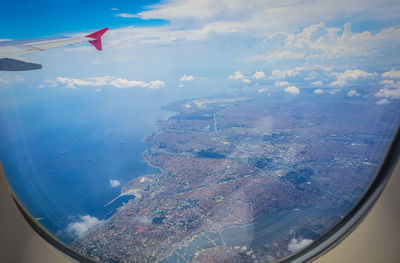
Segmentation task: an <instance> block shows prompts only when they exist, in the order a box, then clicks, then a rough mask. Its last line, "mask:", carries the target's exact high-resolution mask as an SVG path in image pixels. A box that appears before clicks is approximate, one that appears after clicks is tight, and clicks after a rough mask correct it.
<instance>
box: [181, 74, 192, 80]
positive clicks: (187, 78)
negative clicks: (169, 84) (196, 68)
mask: <svg viewBox="0 0 400 263" xmlns="http://www.w3.org/2000/svg"><path fill="white" fill-rule="evenodd" d="M192 80H194V77H193V76H192V75H186V74H183V76H182V77H181V81H192Z"/></svg>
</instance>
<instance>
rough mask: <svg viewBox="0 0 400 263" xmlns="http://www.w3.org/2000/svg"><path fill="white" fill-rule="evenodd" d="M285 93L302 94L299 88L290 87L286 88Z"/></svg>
mask: <svg viewBox="0 0 400 263" xmlns="http://www.w3.org/2000/svg"><path fill="white" fill-rule="evenodd" d="M284 91H285V92H286V93H289V94H299V93H300V89H299V88H297V87H296V86H289V87H286V88H285V89H284Z"/></svg>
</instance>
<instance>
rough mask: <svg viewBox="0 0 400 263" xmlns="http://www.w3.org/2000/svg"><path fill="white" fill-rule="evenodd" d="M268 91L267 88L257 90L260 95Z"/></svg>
mask: <svg viewBox="0 0 400 263" xmlns="http://www.w3.org/2000/svg"><path fill="white" fill-rule="evenodd" d="M267 91H268V89H267V88H261V89H258V90H257V92H258V93H263V92H267Z"/></svg>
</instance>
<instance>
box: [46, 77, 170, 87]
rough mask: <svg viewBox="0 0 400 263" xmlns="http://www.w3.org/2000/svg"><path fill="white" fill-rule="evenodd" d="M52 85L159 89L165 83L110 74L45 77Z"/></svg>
mask: <svg viewBox="0 0 400 263" xmlns="http://www.w3.org/2000/svg"><path fill="white" fill-rule="evenodd" d="M45 82H46V83H49V84H50V85H51V86H52V87H56V86H63V87H66V88H70V89H77V88H78V87H100V86H107V85H110V86H113V87H115V88H119V89H124V88H137V87H138V88H146V89H159V88H163V87H165V83H164V82H163V81H161V80H152V81H150V82H144V81H141V80H128V79H125V78H114V77H110V76H104V77H89V78H85V79H79V78H67V77H57V78H56V79H55V80H51V79H46V80H45Z"/></svg>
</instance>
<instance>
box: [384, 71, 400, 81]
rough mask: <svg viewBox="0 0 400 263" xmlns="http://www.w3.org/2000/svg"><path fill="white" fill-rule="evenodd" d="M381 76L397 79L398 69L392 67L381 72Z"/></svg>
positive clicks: (399, 72)
mask: <svg viewBox="0 0 400 263" xmlns="http://www.w3.org/2000/svg"><path fill="white" fill-rule="evenodd" d="M381 76H382V77H384V78H392V79H399V78H400V70H395V69H392V70H391V71H387V72H384V73H382V75H381Z"/></svg>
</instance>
